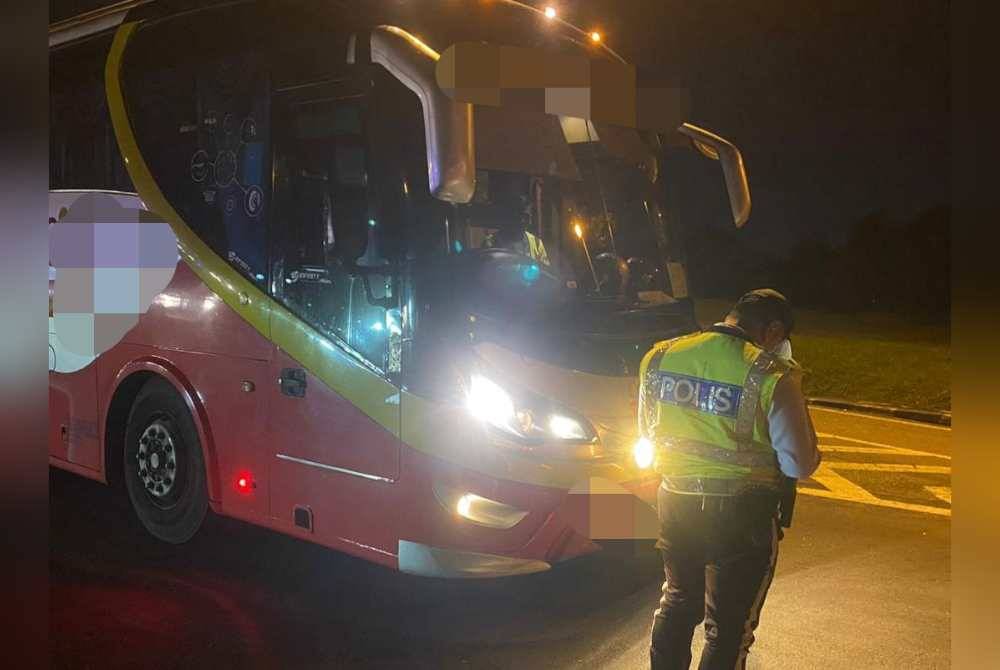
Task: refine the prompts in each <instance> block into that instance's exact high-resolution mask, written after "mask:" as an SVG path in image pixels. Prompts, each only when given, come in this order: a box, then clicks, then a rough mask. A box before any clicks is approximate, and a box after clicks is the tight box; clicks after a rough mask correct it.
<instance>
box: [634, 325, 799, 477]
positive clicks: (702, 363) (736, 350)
mask: <svg viewBox="0 0 1000 670" xmlns="http://www.w3.org/2000/svg"><path fill="white" fill-rule="evenodd" d="M794 372H797V368H796V367H795V365H794V364H793V363H790V362H787V361H782V360H781V359H779V358H777V357H775V356H774V355H772V354H770V353H768V352H765V351H764V350H763V349H761V348H760V347H758V346H756V345H755V344H753V343H752V342H750V341H748V340H745V339H743V338H741V337H738V336H735V335H730V334H724V333H721V332H713V331H707V332H702V333H694V334H691V335H686V336H683V337H679V338H676V339H673V340H668V341H665V342H660V343H658V344H657V345H655V346H654V347H653V348H652V349H651V350H650V351H649V352H648V353H647V354H646V356H645V357H644V358H643V360H642V364H641V367H640V370H639V375H640V377H639V379H640V393H639V423H640V431H641V433H642V435H643V436H644V437H646V438H647V439H649V440H651V441H652V442H653V444H654V446H655V447H656V454H657V456H656V462H655V467H656V470H657V472H659V473H660V474H661V475H662V476H663V477H664V483H665V485H666V486H667V488H668V489H675V490H679V491H681V492H698V491H700V490H701V489H700V488H698V486H701V484H697V482H698V481H699V480H702V481H709V482H718V481H720V480H724V481H723V483H726V484H729V485H731V486H729V488H728V489H725V490H728V491H729V492H735V490H737V489H743V488H746V489H749V488H762V489H768V490H777V489H778V487H779V485H780V483H781V470H780V469H779V467H778V461H777V456H776V454H775V451H774V449H773V447H772V446H771V438H770V435H769V433H768V426H767V416H768V413H769V412H770V409H771V402H772V398H773V395H774V388H775V385H776V384H777V383H778V380H779V379H781V377H782V376H783V375H785V374H789V373H794ZM695 484H697V486H695Z"/></svg>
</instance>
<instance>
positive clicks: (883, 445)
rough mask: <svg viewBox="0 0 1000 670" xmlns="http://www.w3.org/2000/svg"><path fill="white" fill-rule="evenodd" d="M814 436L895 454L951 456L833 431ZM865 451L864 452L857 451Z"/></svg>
mask: <svg viewBox="0 0 1000 670" xmlns="http://www.w3.org/2000/svg"><path fill="white" fill-rule="evenodd" d="M816 437H820V438H823V437H832V438H833V439H835V440H844V441H845V442H857V443H858V444H867V445H870V446H873V447H879V448H880V449H881V450H882V451H891V452H893V453H896V454H906V455H910V456H933V457H934V458H947V459H948V460H951V456H946V455H945V454H935V453H933V452H930V451H917V450H916V449H906V448H905V447H896V446H893V445H891V444H886V443H884V442H872V441H871V440H859V439H858V438H856V437H846V436H844V435H836V434H834V433H816ZM830 446H833V445H820V447H830ZM858 453H866V452H858Z"/></svg>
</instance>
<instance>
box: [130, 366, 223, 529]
mask: <svg viewBox="0 0 1000 670" xmlns="http://www.w3.org/2000/svg"><path fill="white" fill-rule="evenodd" d="M123 451H124V454H123V456H124V462H123V471H122V472H123V475H124V479H125V488H126V489H127V491H128V497H129V500H130V501H131V503H132V509H133V510H134V511H135V514H136V516H137V517H138V519H139V521H140V522H141V523H142V525H143V527H145V529H146V530H147V531H149V533H150V534H151V535H153V536H154V537H156V538H157V539H160V540H162V541H164V542H169V543H171V544H182V543H184V542H187V541H188V540H190V539H191V538H192V537H193V536H194V534H195V533H196V532H198V529H199V528H200V527H201V524H202V522H203V521H204V520H205V515H206V514H207V512H208V490H207V487H206V481H205V461H204V457H203V455H202V450H201V442H200V440H199V439H198V431H197V429H196V428H195V424H194V420H193V419H192V418H191V413H190V412H189V411H188V408H187V406H186V405H185V404H184V401H183V399H181V397H180V396H179V395H178V393H177V391H176V390H175V389H174V387H173V386H172V385H171V384H170V383H169V382H168V381H167V380H165V379H163V378H161V377H155V378H153V379H151V380H149V381H148V382H146V383H145V384H144V385H143V386H142V388H141V389H140V390H139V393H138V395H137V396H136V399H135V402H134V403H132V409H131V411H130V412H129V417H128V423H127V425H126V428H125V446H124V450H123Z"/></svg>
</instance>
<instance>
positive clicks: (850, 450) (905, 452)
mask: <svg viewBox="0 0 1000 670" xmlns="http://www.w3.org/2000/svg"><path fill="white" fill-rule="evenodd" d="M819 449H820V451H823V452H827V451H831V452H838V453H845V454H885V453H889V454H891V455H894V456H931V457H933V458H944V459H946V460H949V461H950V460H951V456H945V455H943V454H931V453H928V452H926V451H915V450H913V449H898V450H897V449H892V450H889V449H884V448H882V447H848V446H844V445H842V444H821V445H819Z"/></svg>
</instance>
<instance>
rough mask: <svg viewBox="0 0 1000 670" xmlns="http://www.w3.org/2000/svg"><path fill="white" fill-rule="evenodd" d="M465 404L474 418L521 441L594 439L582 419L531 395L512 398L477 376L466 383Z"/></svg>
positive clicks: (590, 429)
mask: <svg viewBox="0 0 1000 670" xmlns="http://www.w3.org/2000/svg"><path fill="white" fill-rule="evenodd" d="M466 405H467V407H468V409H469V413H470V414H471V415H472V416H473V417H475V418H476V419H478V420H480V421H483V422H484V423H487V424H489V425H491V426H493V427H494V428H499V429H500V430H502V431H504V432H506V433H509V434H511V435H513V436H515V437H518V438H521V439H522V440H528V441H536V442H543V441H545V440H562V441H567V442H590V441H592V440H594V439H595V438H596V437H597V435H596V433H595V431H594V429H593V427H592V426H591V425H590V422H589V421H587V419H585V418H584V417H583V416H580V415H574V413H573V412H572V411H570V410H567V409H562V408H559V407H557V406H555V405H554V404H553V403H552V402H551V401H549V400H547V399H545V398H543V397H540V396H537V395H534V394H529V393H524V392H522V393H520V394H518V395H517V396H512V395H511V394H510V393H508V392H507V391H506V390H504V389H503V388H502V387H501V386H500V385H499V384H497V383H496V382H493V381H492V380H490V379H488V378H486V377H484V376H483V375H480V374H473V375H472V376H471V379H470V380H469V389H468V393H467V396H466Z"/></svg>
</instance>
